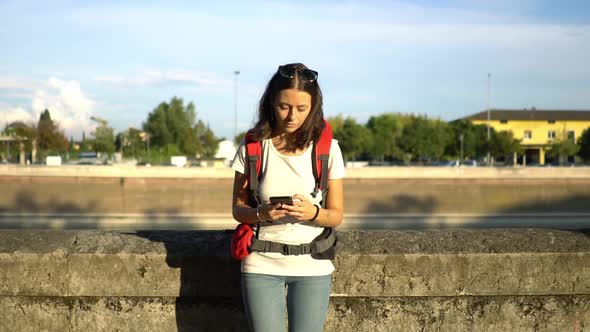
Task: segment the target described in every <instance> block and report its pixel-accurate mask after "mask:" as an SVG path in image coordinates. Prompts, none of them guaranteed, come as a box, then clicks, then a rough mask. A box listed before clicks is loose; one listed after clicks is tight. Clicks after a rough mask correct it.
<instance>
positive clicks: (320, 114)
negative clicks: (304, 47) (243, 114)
mask: <svg viewBox="0 0 590 332" xmlns="http://www.w3.org/2000/svg"><path fill="white" fill-rule="evenodd" d="M285 66H287V67H292V68H290V69H292V70H293V73H294V75H293V77H291V78H287V77H284V76H282V75H281V74H280V73H279V71H278V70H277V71H276V72H275V74H274V75H273V76H272V78H271V79H270V81H269V82H268V85H267V86H266V89H265V90H264V93H263V94H262V97H261V98H260V103H259V104H258V120H257V122H256V125H255V126H254V128H253V129H251V134H252V138H254V139H255V140H263V139H267V138H270V136H271V134H272V131H273V129H275V126H276V125H277V119H276V118H275V116H274V112H275V110H274V103H275V101H276V98H277V95H278V94H279V92H280V91H281V90H285V89H297V90H300V91H305V92H307V93H309V94H310V95H311V110H310V112H309V115H308V116H307V118H306V119H305V121H304V122H303V124H302V125H301V127H299V128H298V129H297V130H296V131H295V132H294V133H292V134H290V135H287V136H286V147H285V148H286V149H287V150H296V149H303V148H305V147H307V146H308V145H309V144H310V143H311V142H312V141H314V142H317V141H318V140H319V138H320V135H321V133H322V129H323V128H324V111H323V99H322V91H321V90H320V86H319V85H318V82H317V79H315V80H313V81H309V80H305V79H303V78H302V77H301V75H299V72H300V71H301V70H304V69H308V68H307V67H306V66H305V65H304V64H302V63H291V64H287V65H285Z"/></svg>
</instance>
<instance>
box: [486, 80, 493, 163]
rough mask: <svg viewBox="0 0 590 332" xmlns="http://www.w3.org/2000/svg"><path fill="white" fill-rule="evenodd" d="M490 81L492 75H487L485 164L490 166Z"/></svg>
mask: <svg viewBox="0 0 590 332" xmlns="http://www.w3.org/2000/svg"><path fill="white" fill-rule="evenodd" d="M491 79H492V74H490V73H488V107H487V108H488V121H487V126H488V128H487V129H488V136H487V141H488V157H487V162H488V165H489V166H491V165H492V162H491V154H490V120H491V114H490V113H491V110H490V85H491V82H490V81H491Z"/></svg>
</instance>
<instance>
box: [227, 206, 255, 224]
mask: <svg viewBox="0 0 590 332" xmlns="http://www.w3.org/2000/svg"><path fill="white" fill-rule="evenodd" d="M259 213H260V212H258V214H257V211H256V208H253V207H250V206H248V205H235V206H234V207H233V209H232V215H233V217H234V219H235V220H237V221H238V222H240V223H242V224H256V223H258V222H259V221H260V219H259Z"/></svg>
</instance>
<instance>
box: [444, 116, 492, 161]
mask: <svg viewBox="0 0 590 332" xmlns="http://www.w3.org/2000/svg"><path fill="white" fill-rule="evenodd" d="M449 130H450V137H449V141H448V144H447V147H446V149H445V154H446V155H448V156H452V157H459V156H460V155H461V141H460V135H463V156H464V158H473V159H479V158H481V157H483V156H485V155H486V154H487V146H488V144H487V143H486V135H487V127H486V126H485V125H474V124H473V123H472V122H471V121H469V120H465V119H460V120H456V121H453V122H450V123H449Z"/></svg>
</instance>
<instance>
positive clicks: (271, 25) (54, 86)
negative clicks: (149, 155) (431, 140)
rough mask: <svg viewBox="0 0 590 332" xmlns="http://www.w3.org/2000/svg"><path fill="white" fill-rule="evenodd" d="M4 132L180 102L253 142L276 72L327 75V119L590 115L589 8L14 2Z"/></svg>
mask: <svg viewBox="0 0 590 332" xmlns="http://www.w3.org/2000/svg"><path fill="white" fill-rule="evenodd" d="M0 45H1V46H2V47H1V51H0V126H2V127H3V126H4V124H5V123H6V122H11V121H14V120H17V119H21V120H28V121H33V120H35V121H36V119H38V116H39V114H40V112H41V111H42V110H43V109H44V108H46V107H47V108H49V109H50V111H51V114H52V116H53V118H55V119H56V120H58V121H59V123H60V125H61V127H62V128H64V129H65V131H66V134H67V135H74V136H75V137H79V136H80V134H81V132H82V131H86V132H87V133H89V132H90V131H91V130H92V126H93V123H92V121H90V120H89V118H90V116H98V117H101V118H104V119H106V120H108V121H109V123H110V124H111V125H112V126H114V127H115V128H116V130H117V131H120V130H124V129H125V128H127V127H129V126H134V127H141V124H142V122H143V121H145V119H146V118H147V114H148V113H149V112H150V111H151V110H153V108H155V107H156V106H157V105H158V103H160V102H162V101H167V100H169V99H170V98H171V97H172V96H178V97H181V98H183V99H184V100H185V101H186V102H188V101H193V102H194V103H195V105H196V107H197V116H198V118H199V119H202V120H204V121H206V122H208V123H209V124H210V126H211V128H212V129H213V131H214V132H215V133H216V134H217V135H218V136H222V137H231V136H232V135H233V133H234V70H236V69H238V70H240V72H241V73H240V75H239V78H238V81H239V84H238V86H239V98H238V110H239V115H238V131H243V130H245V129H247V128H248V127H250V125H251V124H252V120H253V117H254V112H255V109H256V105H257V102H258V99H259V97H260V95H261V93H262V90H263V89H264V86H265V84H266V82H267V81H268V79H269V78H270V76H271V75H272V74H273V72H274V71H275V70H276V67H277V66H278V65H280V64H283V63H288V62H303V63H305V64H306V65H308V66H309V67H310V68H313V69H315V70H317V71H318V72H319V75H320V76H319V82H320V85H321V87H322V90H323V93H324V98H325V113H326V115H327V116H333V115H338V114H343V115H345V116H352V117H354V118H356V119H357V120H358V121H359V122H361V123H364V122H366V121H367V119H368V118H369V117H370V116H371V115H377V114H381V113H384V112H403V113H419V114H427V115H428V116H430V117H437V118H442V119H443V120H452V119H456V118H459V117H462V116H465V115H468V114H471V113H475V112H478V111H481V110H483V109H485V108H486V107H487V74H488V73H491V81H490V82H491V106H492V107H494V108H525V107H532V106H535V107H536V108H563V109H590V60H589V59H590V2H588V1H532V0H520V1H504V0H496V1H480V0H474V1H466V0H465V1H461V0H454V1H451V0H449V1H272V0H271V1H257V0H255V1H248V2H240V3H234V2H231V1H223V0H222V1H215V2H211V3H208V2H182V1H126V2H122V1H84V2H81V1H27V0H17V1H10V0H8V1H7V0H0Z"/></svg>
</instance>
